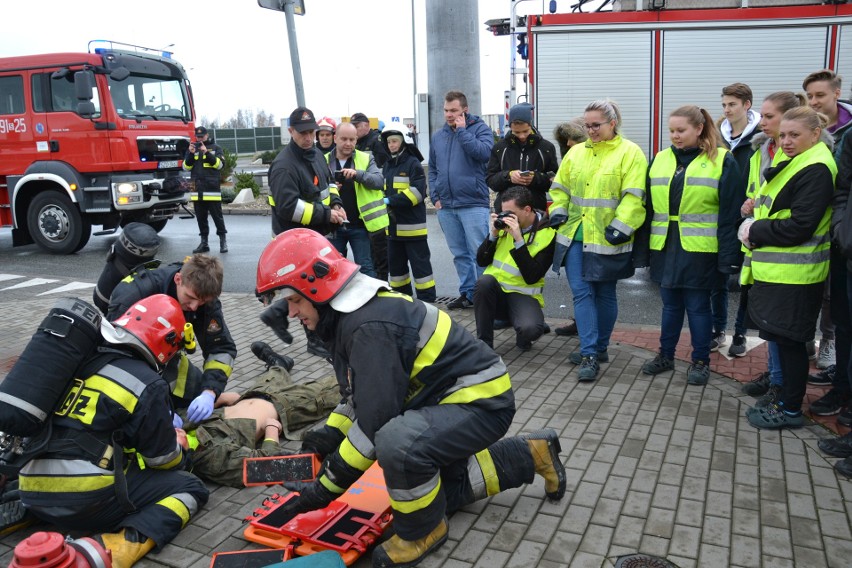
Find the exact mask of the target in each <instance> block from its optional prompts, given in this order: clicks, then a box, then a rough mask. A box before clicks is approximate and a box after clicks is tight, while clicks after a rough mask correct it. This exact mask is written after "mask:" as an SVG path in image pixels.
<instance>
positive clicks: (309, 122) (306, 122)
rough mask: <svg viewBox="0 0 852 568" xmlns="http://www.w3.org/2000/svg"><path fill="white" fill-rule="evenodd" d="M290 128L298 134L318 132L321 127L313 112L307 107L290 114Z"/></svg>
mask: <svg viewBox="0 0 852 568" xmlns="http://www.w3.org/2000/svg"><path fill="white" fill-rule="evenodd" d="M290 128H292V129H293V130H295V131H296V132H304V131H306V130H317V129H318V128H319V127H318V126H317V121H316V119H315V118H314V113H313V111H311V109H309V108H306V107H299V108H297V109H296V110H294V111H293V112H291V113H290Z"/></svg>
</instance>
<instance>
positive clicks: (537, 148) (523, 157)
mask: <svg viewBox="0 0 852 568" xmlns="http://www.w3.org/2000/svg"><path fill="white" fill-rule="evenodd" d="M558 169H559V162H558V160H557V159H556V148H555V147H554V146H553V144H551V143H550V142H549V141H547V140H545V139H544V138H542V137H541V134H539V133H538V131H537V130H535V129H533V130H532V133H531V134H530V136H529V138H527V141H526V144H521V143H520V141H519V140H518V139H517V138H516V137H515V135H514V134H512V133H511V132H510V133H509V134H507V135H506V136H505V137H504V138H503V139H501V140H500V141H498V142H497V143H496V144H494V148H493V149H492V150H491V160H490V161H489V162H488V174H487V176H488V177H487V180H488V187H490V188H491V189H492V190H494V191H496V192H497V194H498V195H497V199H496V200H495V201H494V210H495V211H498V212H499V211H500V209H501V208H500V195H499V194H500V192H502V191H504V190H506V189H508V188H510V187H512V185H513V184H512V181H511V179H510V176H509V172H511V171H512V170H520V171H525V170H528V171H531V172H535V175H534V176H533V181H532V183H530V184H529V185H528V186H527V188H528V189H529V190H530V192H531V193H532V197H533V207H535V208H536V209H538V210H539V211H544V210H546V209H547V190H548V189H550V180H551V178H552V177H553V176H554V175H556V170H558Z"/></svg>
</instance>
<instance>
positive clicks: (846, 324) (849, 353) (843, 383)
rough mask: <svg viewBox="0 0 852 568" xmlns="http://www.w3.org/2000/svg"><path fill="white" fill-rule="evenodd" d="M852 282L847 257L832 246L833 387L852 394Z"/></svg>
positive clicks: (830, 284) (830, 282) (830, 283)
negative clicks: (834, 365)
mask: <svg viewBox="0 0 852 568" xmlns="http://www.w3.org/2000/svg"><path fill="white" fill-rule="evenodd" d="M850 284H852V279H851V278H850V277H849V271H848V270H847V269H846V257H845V256H843V253H842V252H840V249H838V248H837V247H835V246H832V247H831V279H830V281H829V286H830V287H831V320H832V321H833V322H834V326H835V327H834V347H835V356H836V361H835V363H836V367H835V371H834V381H833V382H832V384H831V386H832V388H834V389H837V391H839V392H841V393H844V394H852V382H850V377H852V372H850V370H849V365H850V363H852V314H850V311H849V306H850V301H849V296H850Z"/></svg>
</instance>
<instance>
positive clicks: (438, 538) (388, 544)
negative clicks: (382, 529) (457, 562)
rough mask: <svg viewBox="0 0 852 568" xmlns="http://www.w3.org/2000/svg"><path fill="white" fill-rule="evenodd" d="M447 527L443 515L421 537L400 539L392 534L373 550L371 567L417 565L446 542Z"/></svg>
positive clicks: (447, 524)
mask: <svg viewBox="0 0 852 568" xmlns="http://www.w3.org/2000/svg"><path fill="white" fill-rule="evenodd" d="M449 528H450V525H449V523H448V522H447V518H446V517H444V518H443V519H441V522H440V523H438V526H437V527H435V528H434V529H433V530H432V532H430V533H429V534H427V535H426V536H424V537H423V538H421V539H417V540H414V541H410V540H402V539H401V538H399V535H393V536H392V537H390V538H389V539H388V540H386V541H385V542H383V543H382V544H380V545H379V546H377V547H376V549H375V550H374V551H373V568H390V567H394V568H407V567H408V566H417V565H418V564H420V561H421V560H423V559H424V558H426V556H428V555H429V554H431V553H432V552H433V551H435V550H437V549H438V548H439V547H440V546H441V545H442V544H444V543H445V542H447V533H448V532H449Z"/></svg>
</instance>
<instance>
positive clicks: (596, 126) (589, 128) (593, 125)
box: [583, 122, 606, 132]
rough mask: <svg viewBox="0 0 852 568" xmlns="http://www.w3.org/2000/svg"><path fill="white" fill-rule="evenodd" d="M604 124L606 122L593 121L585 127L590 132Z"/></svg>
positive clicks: (595, 130)
mask: <svg viewBox="0 0 852 568" xmlns="http://www.w3.org/2000/svg"><path fill="white" fill-rule="evenodd" d="M604 124H606V122H593V123H591V124H584V125H583V128H585V129H586V130H588V131H589V132H597V131H598V130H600V129H601V126H603V125H604Z"/></svg>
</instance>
